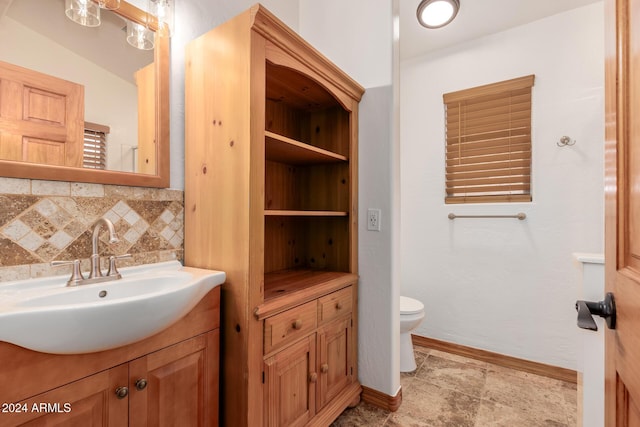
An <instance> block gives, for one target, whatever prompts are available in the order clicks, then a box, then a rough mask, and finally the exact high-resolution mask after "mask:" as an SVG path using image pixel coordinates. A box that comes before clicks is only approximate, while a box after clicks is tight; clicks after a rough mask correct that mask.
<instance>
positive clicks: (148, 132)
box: [135, 64, 156, 175]
mask: <svg viewBox="0 0 640 427" xmlns="http://www.w3.org/2000/svg"><path fill="white" fill-rule="evenodd" d="M135 79H136V86H137V87H138V168H137V172H139V173H147V174H150V175H154V174H155V173H156V104H155V90H156V87H155V83H156V73H155V67H154V65H153V64H149V65H147V66H146V67H143V68H141V69H139V70H138V71H136V74H135Z"/></svg>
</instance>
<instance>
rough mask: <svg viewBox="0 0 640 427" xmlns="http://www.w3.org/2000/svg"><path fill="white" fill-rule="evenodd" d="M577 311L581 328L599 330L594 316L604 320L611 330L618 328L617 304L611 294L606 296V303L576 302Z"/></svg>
mask: <svg viewBox="0 0 640 427" xmlns="http://www.w3.org/2000/svg"><path fill="white" fill-rule="evenodd" d="M576 310H577V311H578V327H579V328H582V329H589V330H591V331H597V330H598V326H597V325H596V321H595V320H593V316H592V314H595V315H596V316H600V317H602V318H604V319H605V321H606V322H607V326H608V327H609V329H615V328H616V302H615V300H614V298H613V294H612V293H611V292H609V293H607V294H606V295H605V297H604V301H597V302H596V301H576Z"/></svg>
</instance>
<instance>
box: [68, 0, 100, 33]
mask: <svg viewBox="0 0 640 427" xmlns="http://www.w3.org/2000/svg"><path fill="white" fill-rule="evenodd" d="M64 13H65V15H67V18H69V19H71V20H72V21H73V22H75V23H78V24H80V25H84V26H85V27H97V26H98V25H100V7H98V4H97V3H95V2H94V1H93V0H65V1H64Z"/></svg>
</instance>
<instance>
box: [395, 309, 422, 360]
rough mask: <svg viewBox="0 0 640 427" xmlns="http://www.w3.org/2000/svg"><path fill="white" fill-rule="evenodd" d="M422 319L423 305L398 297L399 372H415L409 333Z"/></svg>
mask: <svg viewBox="0 0 640 427" xmlns="http://www.w3.org/2000/svg"><path fill="white" fill-rule="evenodd" d="M423 318H424V304H422V303H421V302H420V301H418V300H416V299H413V298H409V297H403V296H401V297H400V372H413V371H415V370H416V358H415V356H414V355H413V343H412V342H411V331H413V330H414V329H415V328H417V327H418V325H419V324H420V322H422V319H423Z"/></svg>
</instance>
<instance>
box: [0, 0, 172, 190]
mask: <svg viewBox="0 0 640 427" xmlns="http://www.w3.org/2000/svg"><path fill="white" fill-rule="evenodd" d="M88 1H89V2H92V1H93V0H88ZM65 9H66V6H65V0H0V40H3V43H1V44H0V176H5V177H16V178H32V179H46V180H59V181H74V182H90V183H101V184H118V185H129V186H144V187H160V188H164V187H168V186H169V60H170V57H169V55H170V54H169V42H170V39H169V36H168V34H165V32H164V31H159V30H158V24H157V20H156V19H155V17H153V15H150V14H148V13H146V12H145V11H143V10H141V9H140V8H138V7H136V6H134V5H133V4H131V3H128V2H126V1H124V0H123V1H121V2H120V6H119V8H118V9H116V10H105V9H101V10H100V25H99V26H95V27H86V26H82V25H78V24H77V23H75V22H73V21H72V20H71V19H68V18H67V16H65V15H66V14H65V12H66V10H65ZM133 24H140V25H141V27H138V28H139V29H140V28H142V29H144V30H145V34H146V36H145V37H144V38H145V40H146V41H148V42H150V43H151V45H150V46H149V45H146V46H139V47H145V48H147V49H149V50H141V49H139V48H138V49H137V48H135V47H133V46H132V44H133V43H131V35H132V34H133V33H132V32H131V28H133V27H134V25H133ZM139 37H140V36H139ZM127 38H129V39H130V42H129V43H127ZM7 40H11V41H10V42H5V41H7ZM103 168H104V169H103Z"/></svg>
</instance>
